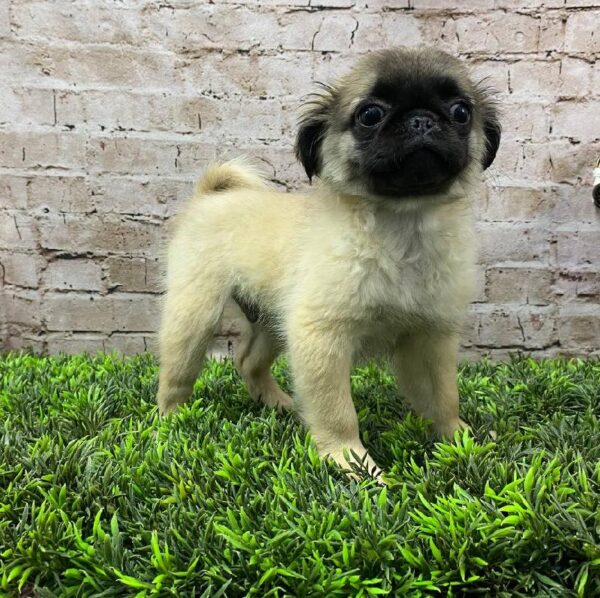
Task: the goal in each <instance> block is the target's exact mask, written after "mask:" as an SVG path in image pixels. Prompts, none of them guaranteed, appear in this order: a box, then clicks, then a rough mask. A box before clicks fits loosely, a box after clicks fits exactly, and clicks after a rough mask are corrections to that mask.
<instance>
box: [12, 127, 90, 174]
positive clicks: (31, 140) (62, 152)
mask: <svg viewBox="0 0 600 598" xmlns="http://www.w3.org/2000/svg"><path fill="white" fill-rule="evenodd" d="M84 156H85V138H84V137H82V136H80V135H76V134H74V133H72V132H71V133H65V132H61V133H58V132H55V131H47V130H39V131H33V130H27V131H3V130H0V166H6V167H9V168H39V167H43V168H61V169H63V168H75V169H77V168H81V167H82V165H83V164H84Z"/></svg>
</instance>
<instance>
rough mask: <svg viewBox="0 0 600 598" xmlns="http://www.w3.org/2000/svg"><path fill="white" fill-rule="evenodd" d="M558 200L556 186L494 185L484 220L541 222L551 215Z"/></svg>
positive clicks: (483, 214) (484, 213) (488, 199)
mask: <svg viewBox="0 0 600 598" xmlns="http://www.w3.org/2000/svg"><path fill="white" fill-rule="evenodd" d="M556 201H557V200H556V189H555V188H554V187H541V188H540V187H535V186H530V187H526V186H502V187H500V186H498V187H496V186H492V187H491V188H490V189H489V191H488V196H487V201H486V206H485V209H484V210H483V211H482V220H490V221H505V222H532V221H535V222H540V221H541V220H544V219H547V218H548V217H549V214H550V213H551V211H552V209H553V208H554V205H555V202H556Z"/></svg>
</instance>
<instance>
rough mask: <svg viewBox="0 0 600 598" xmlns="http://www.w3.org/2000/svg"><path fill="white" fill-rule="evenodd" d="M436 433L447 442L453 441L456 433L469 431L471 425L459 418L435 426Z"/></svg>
mask: <svg viewBox="0 0 600 598" xmlns="http://www.w3.org/2000/svg"><path fill="white" fill-rule="evenodd" d="M434 429H435V433H436V434H437V435H438V436H439V437H440V438H445V439H446V440H453V439H454V434H455V432H462V431H463V430H467V429H469V425H468V424H467V423H465V422H464V421H463V420H462V419H460V418H459V417H457V418H456V419H453V420H450V421H447V422H443V423H438V424H436V425H435V426H434Z"/></svg>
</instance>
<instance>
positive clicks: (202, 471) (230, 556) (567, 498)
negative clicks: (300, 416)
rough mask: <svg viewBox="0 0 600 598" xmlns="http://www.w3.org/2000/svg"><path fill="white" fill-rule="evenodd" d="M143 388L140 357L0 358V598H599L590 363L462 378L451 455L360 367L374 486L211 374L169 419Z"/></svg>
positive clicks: (596, 368)
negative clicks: (384, 479)
mask: <svg viewBox="0 0 600 598" xmlns="http://www.w3.org/2000/svg"><path fill="white" fill-rule="evenodd" d="M275 369H276V375H277V377H278V378H279V380H280V381H281V383H282V384H283V385H284V386H287V384H288V383H287V380H288V375H287V372H286V368H285V364H284V363H283V362H281V363H279V365H278V366H277V367H276V368H275ZM156 374H157V366H156V364H155V361H154V360H153V358H152V357H151V356H149V355H145V356H141V357H137V358H132V359H119V358H117V357H115V356H105V355H98V356H95V357H86V356H76V357H66V356H59V357H53V358H42V357H35V356H31V355H27V354H8V355H5V356H4V357H0V429H1V432H0V593H3V595H7V596H14V595H17V596H18V595H22V596H25V595H27V596H30V595H34V596H122V595H129V594H131V595H138V596H154V595H157V596H172V595H176V596H207V597H208V596H215V597H217V596H243V595H249V596H283V595H295V596H368V595H380V594H389V595H409V596H421V595H430V594H436V593H441V594H442V595H454V596H456V595H465V594H470V593H473V594H483V595H489V596H525V595H527V596H530V595H535V596H544V595H547V596H577V595H578V596H594V595H600V465H599V460H600V425H599V419H598V418H599V416H600V362H599V361H597V360H596V361H543V362H541V363H538V362H536V361H534V360H532V359H524V358H523V359H517V360H514V361H513V362H511V363H509V364H501V365H492V364H490V363H488V362H481V363H478V364H474V365H466V366H464V367H463V368H462V369H461V373H460V393H461V397H462V404H461V415H462V416H463V418H464V419H466V420H467V421H468V422H469V423H470V424H471V426H472V432H471V433H470V434H469V433H465V434H464V435H462V436H460V437H457V439H456V443H455V444H450V443H446V442H445V443H435V442H433V441H432V440H431V439H430V438H429V436H428V432H427V428H426V425H425V423H424V422H423V421H422V420H420V419H418V418H416V417H412V416H410V415H407V413H406V411H405V409H404V407H403V406H402V404H401V402H400V401H398V400H397V397H396V391H395V387H394V384H393V381H392V379H391V377H390V376H389V375H388V374H387V373H386V372H385V371H383V370H381V369H378V368H377V367H375V366H369V367H366V368H364V369H358V370H356V371H355V372H354V375H353V377H352V386H353V392H354V396H355V402H356V405H357V408H358V411H359V418H360V420H361V430H362V434H363V439H364V441H365V444H366V445H367V446H368V447H369V449H370V452H371V454H372V455H373V457H374V458H375V459H376V460H377V461H378V463H379V464H380V465H381V466H383V467H385V468H386V469H387V471H388V479H389V480H390V486H389V487H387V488H382V487H381V486H378V485H377V484H376V483H375V482H373V481H368V480H366V481H363V482H360V483H357V482H354V481H350V480H349V479H348V478H347V477H346V476H345V475H344V474H343V473H341V472H340V471H339V470H338V469H337V468H336V467H335V466H334V465H332V464H331V463H328V462H325V461H322V460H321V459H319V457H318V456H317V454H316V452H315V450H314V449H313V448H312V446H311V444H310V440H309V438H308V437H307V435H306V433H305V431H304V429H303V428H302V426H301V425H300V424H298V423H297V422H296V420H295V419H294V417H293V416H291V415H280V414H277V413H275V412H273V411H272V410H269V409H268V408H266V407H262V406H260V405H257V404H255V403H253V402H252V401H251V400H250V399H249V398H248V395H247V392H246V390H245V388H244V386H243V384H242V383H241V381H240V379H239V377H238V375H237V373H236V372H235V370H234V368H233V366H232V364H231V363H230V362H229V361H226V362H216V361H211V362H209V363H208V364H207V366H206V367H205V369H204V372H203V374H202V376H201V378H200V379H199V380H198V382H197V384H196V387H195V392H194V400H193V402H192V403H190V404H189V405H188V406H186V407H184V408H182V409H181V411H180V412H179V413H178V414H177V415H176V416H174V417H172V418H170V419H166V420H161V419H159V417H158V416H157V412H156V407H155V403H154V396H155V392H156ZM491 431H494V432H495V434H496V435H497V439H496V440H492V439H491V437H490V432H491ZM493 435H494V434H493V433H492V436H493Z"/></svg>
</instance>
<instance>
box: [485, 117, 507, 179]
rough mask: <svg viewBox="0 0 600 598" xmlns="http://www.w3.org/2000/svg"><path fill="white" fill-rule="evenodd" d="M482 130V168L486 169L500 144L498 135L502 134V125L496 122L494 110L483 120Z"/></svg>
mask: <svg viewBox="0 0 600 598" xmlns="http://www.w3.org/2000/svg"><path fill="white" fill-rule="evenodd" d="M483 132H484V133H485V153H484V155H483V160H482V161H481V163H482V165H483V170H486V169H487V168H488V167H490V166H491V165H492V162H493V161H494V159H495V158H496V153H497V152H498V147H499V146H500V137H501V134H502V127H501V126H500V123H499V122H498V118H497V116H496V113H495V110H494V114H493V116H492V117H491V118H487V119H486V120H484V122H483Z"/></svg>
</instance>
